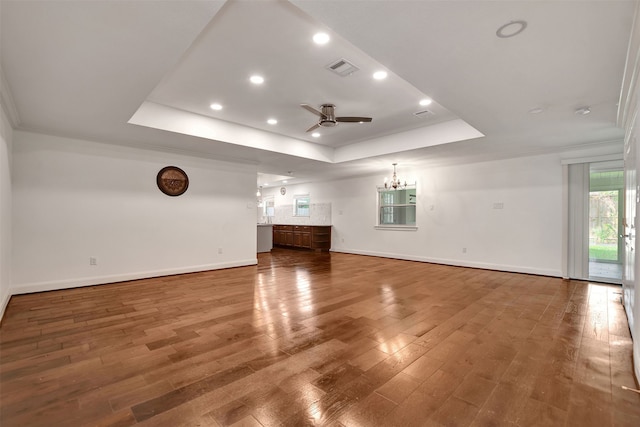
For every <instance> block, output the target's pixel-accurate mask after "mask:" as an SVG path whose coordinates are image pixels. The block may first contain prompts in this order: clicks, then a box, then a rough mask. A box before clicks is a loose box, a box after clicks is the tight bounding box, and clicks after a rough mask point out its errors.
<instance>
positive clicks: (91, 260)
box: [89, 256, 98, 265]
mask: <svg viewBox="0 0 640 427" xmlns="http://www.w3.org/2000/svg"><path fill="white" fill-rule="evenodd" d="M89 265H98V258H96V257H94V256H92V257H89Z"/></svg>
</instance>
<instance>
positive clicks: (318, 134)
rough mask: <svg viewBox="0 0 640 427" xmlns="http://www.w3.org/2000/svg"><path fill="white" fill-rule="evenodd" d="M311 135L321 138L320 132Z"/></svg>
mask: <svg viewBox="0 0 640 427" xmlns="http://www.w3.org/2000/svg"><path fill="white" fill-rule="evenodd" d="M311 136H312V137H314V138H320V132H314V133H312V134H311Z"/></svg>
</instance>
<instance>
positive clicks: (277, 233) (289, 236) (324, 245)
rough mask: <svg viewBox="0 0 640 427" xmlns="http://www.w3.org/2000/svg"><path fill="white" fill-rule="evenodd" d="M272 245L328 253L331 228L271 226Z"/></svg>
mask: <svg viewBox="0 0 640 427" xmlns="http://www.w3.org/2000/svg"><path fill="white" fill-rule="evenodd" d="M273 244H274V246H286V247H293V248H300V249H312V250H316V251H328V250H329V249H331V226H330V225H287V224H277V225H274V226H273Z"/></svg>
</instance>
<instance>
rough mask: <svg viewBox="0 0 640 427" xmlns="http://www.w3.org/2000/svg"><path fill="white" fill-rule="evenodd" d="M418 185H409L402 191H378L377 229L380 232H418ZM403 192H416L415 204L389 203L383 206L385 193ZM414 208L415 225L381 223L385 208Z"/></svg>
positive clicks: (381, 188)
mask: <svg viewBox="0 0 640 427" xmlns="http://www.w3.org/2000/svg"><path fill="white" fill-rule="evenodd" d="M416 187H417V186H416V184H413V185H407V186H406V187H404V188H402V189H400V190H393V189H389V188H385V187H378V188H377V191H376V199H377V201H376V226H375V228H376V229H379V230H403V231H413V230H417V229H418V226H417V224H418V218H417V214H418V197H417V196H418V194H417V188H416ZM402 190H414V192H415V196H414V197H413V198H412V200H413V203H389V204H383V203H382V197H383V196H382V194H383V193H389V194H393V192H394V191H402ZM409 196H410V197H411V196H412V195H411V194H409ZM411 206H413V208H414V209H415V212H414V216H415V223H413V224H387V223H384V222H381V221H380V219H381V216H382V215H383V213H382V209H383V208H384V207H399V208H400V207H411Z"/></svg>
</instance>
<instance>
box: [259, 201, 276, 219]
mask: <svg viewBox="0 0 640 427" xmlns="http://www.w3.org/2000/svg"><path fill="white" fill-rule="evenodd" d="M262 216H265V217H267V218H273V217H274V216H276V206H275V200H274V198H273V196H268V197H265V198H264V199H263V203H262Z"/></svg>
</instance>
